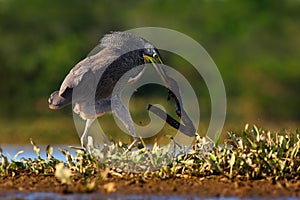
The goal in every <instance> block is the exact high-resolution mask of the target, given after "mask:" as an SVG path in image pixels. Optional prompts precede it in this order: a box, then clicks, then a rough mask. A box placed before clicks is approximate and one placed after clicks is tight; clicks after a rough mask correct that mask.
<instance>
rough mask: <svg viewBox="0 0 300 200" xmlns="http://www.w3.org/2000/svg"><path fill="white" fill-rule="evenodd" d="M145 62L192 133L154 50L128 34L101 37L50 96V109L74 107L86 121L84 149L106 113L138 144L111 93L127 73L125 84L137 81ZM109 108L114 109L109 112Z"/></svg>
mask: <svg viewBox="0 0 300 200" xmlns="http://www.w3.org/2000/svg"><path fill="white" fill-rule="evenodd" d="M148 63H149V64H152V66H153V67H154V68H155V70H156V72H157V73H158V75H159V76H160V78H161V79H162V81H163V83H164V84H165V86H166V87H167V88H168V91H169V98H172V99H174V100H175V104H176V114H177V115H178V116H179V117H182V120H183V122H184V123H186V124H187V125H188V127H190V128H191V134H193V133H195V130H194V129H195V128H194V126H193V124H192V121H191V120H190V118H189V117H188V116H187V114H186V112H185V110H184V107H183V105H182V100H181V97H180V92H179V87H178V84H177V82H176V81H175V80H174V79H173V78H171V77H170V76H168V75H167V74H166V72H165V70H164V69H163V67H162V66H161V65H162V64H163V61H162V58H161V56H160V53H159V52H158V50H157V48H156V47H155V46H154V45H153V44H152V43H150V42H149V41H147V40H146V39H144V38H142V37H138V36H136V35H134V34H131V33H128V32H112V33H109V34H106V35H104V37H103V38H102V39H101V40H100V43H99V44H98V45H97V46H96V47H95V48H94V49H93V50H92V51H91V52H90V54H89V55H88V56H87V57H86V58H84V59H83V60H82V61H80V62H79V63H78V64H76V65H75V66H74V67H73V68H72V69H71V71H70V72H69V73H68V74H67V76H66V77H65V79H64V81H63V82H62V84H61V87H60V89H59V90H57V91H54V92H53V93H52V94H51V95H50V97H49V99H48V103H49V108H50V109H53V110H57V109H61V108H63V107H65V106H67V105H70V104H73V105H74V108H73V111H74V112H75V113H76V114H78V115H79V116H80V117H81V118H82V119H83V120H86V124H85V128H84V131H83V134H82V135H81V137H80V142H81V146H82V147H84V148H87V143H88V131H89V128H90V126H91V125H92V123H93V122H94V120H95V119H97V118H98V117H100V116H102V115H104V114H106V113H108V112H113V114H115V116H116V117H117V118H118V119H119V120H120V121H121V122H122V123H123V124H124V126H125V128H126V129H127V130H128V132H129V133H130V134H131V136H133V139H134V142H135V141H138V139H139V138H138V136H137V134H136V132H135V130H134V123H133V120H132V118H131V115H130V113H129V111H128V109H127V108H126V106H125V105H124V104H123V102H122V100H121V97H120V94H113V90H114V87H115V85H116V84H117V82H118V81H119V80H120V78H121V77H122V76H123V75H124V74H125V73H127V72H128V71H130V70H131V71H130V72H131V73H130V77H128V79H127V82H128V83H134V82H135V81H137V80H138V79H139V78H140V77H141V75H142V74H143V72H144V70H145V68H146V67H145V66H147V65H145V64H148ZM113 102H114V104H113ZM112 105H117V107H116V108H113V109H112ZM134 142H133V143H134Z"/></svg>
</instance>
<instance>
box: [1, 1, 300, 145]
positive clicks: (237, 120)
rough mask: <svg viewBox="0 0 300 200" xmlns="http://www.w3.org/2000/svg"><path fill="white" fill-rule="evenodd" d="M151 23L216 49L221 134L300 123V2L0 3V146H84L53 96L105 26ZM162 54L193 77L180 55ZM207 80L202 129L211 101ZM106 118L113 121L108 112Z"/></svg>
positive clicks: (201, 87) (213, 54)
mask: <svg viewBox="0 0 300 200" xmlns="http://www.w3.org/2000/svg"><path fill="white" fill-rule="evenodd" d="M147 26H157V27H164V28H170V29H174V30H177V31H180V32H183V33H185V34H187V35H188V36H190V37H192V38H193V39H195V40H196V41H198V42H199V43H200V44H201V45H203V47H204V48H205V49H206V50H207V51H208V53H209V54H210V55H211V57H212V58H213V60H214V61H215V63H216V64H217V66H218V68H219V70H220V72H221V75H222V77H223V80H224V83H225V87H226V92H227V95H228V99H227V100H228V109H227V119H226V124H225V129H224V130H225V131H226V130H240V129H242V128H243V126H244V124H245V123H256V124H258V125H261V126H263V127H266V128H270V129H276V130H280V129H285V128H287V129H296V128H299V124H300V106H299V103H300V92H299V91H300V83H299V82H300V1H297V0H289V1H288V0H287V1H281V0H278V1H273V0H251V1H250V0H249V1H239V0H203V1H198V0H195V1H173V0H165V1H158V0H145V1H108V0H106V1H93V0H87V1H83V0H73V1H61V0H45V1H40V0H30V1H24V0H1V1H0V94H1V98H0V104H1V106H0V108H1V110H0V144H2V143H28V142H29V138H33V139H34V140H35V141H36V142H38V143H78V144H79V139H78V137H77V133H76V130H75V128H74V124H73V118H72V111H71V107H68V108H66V109H63V110H60V111H51V110H49V109H48V105H47V99H48V96H49V94H50V93H51V92H52V91H54V90H56V89H58V88H59V86H60V83H61V82H62V80H63V79H64V77H65V75H66V74H67V73H68V72H69V70H70V69H71V68H72V67H73V66H74V65H75V64H76V63H77V62H79V61H80V60H81V59H83V58H84V57H85V56H86V55H87V54H88V52H89V51H90V50H91V49H92V48H93V47H94V46H95V45H96V44H97V43H98V41H99V39H100V38H101V37H102V36H103V35H104V34H105V33H109V32H110V31H122V30H127V29H131V28H137V27H147ZM165 60H166V64H167V65H169V66H174V68H176V66H179V68H180V66H181V69H183V72H182V73H183V74H185V75H187V76H189V74H193V73H191V71H189V70H190V69H192V67H191V68H187V67H183V66H182V65H185V64H186V63H184V61H182V60H180V59H179V58H176V57H172V56H166V58H165ZM188 78H189V79H191V81H197V79H196V78H197V77H193V76H191V77H188ZM198 78H199V77H198ZM202 83H203V82H202ZM202 83H201V84H200V83H199V84H198V85H197V84H196V86H197V87H198V88H197V89H198V90H199V91H202V93H201V92H200V95H202V97H201V98H202V100H201V103H200V104H201V105H200V106H201V117H202V119H203V127H201V125H200V129H203V130H205V127H206V125H207V122H208V120H209V117H210V115H209V106H210V104H209V96H208V94H207V92H206V91H205V88H206V87H205V85H203V84H204V83H203V84H202ZM193 86H194V85H193ZM142 97H143V95H140V96H138V99H137V100H135V101H136V102H135V103H139V102H143V101H142V100H140V99H139V98H142ZM141 104H142V103H141ZM102 121H103V123H102V124H103V125H104V126H106V127H107V128H108V129H109V128H111V127H112V126H114V125H112V123H113V122H112V118H111V116H108V117H104V118H103V120H102Z"/></svg>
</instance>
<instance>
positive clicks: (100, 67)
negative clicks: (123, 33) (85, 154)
mask: <svg viewBox="0 0 300 200" xmlns="http://www.w3.org/2000/svg"><path fill="white" fill-rule="evenodd" d="M120 55H122V51H121V50H119V49H115V48H104V49H102V50H101V51H99V52H98V53H96V54H95V55H92V56H89V57H86V58H85V59H84V60H82V61H80V62H79V63H78V64H77V65H76V66H75V67H74V68H73V69H71V71H70V73H69V74H68V75H67V76H66V78H65V79H64V81H63V83H62V84H61V87H60V90H59V95H61V96H63V94H64V93H65V92H66V90H67V89H68V88H69V89H74V88H76V87H93V84H91V81H96V80H98V79H100V77H99V76H101V75H102V73H103V72H104V70H105V69H106V67H108V66H109V65H110V64H111V63H112V62H113V61H114V60H116V59H117V58H118V57H119V56H120ZM90 89H91V88H90ZM93 89H95V88H93Z"/></svg>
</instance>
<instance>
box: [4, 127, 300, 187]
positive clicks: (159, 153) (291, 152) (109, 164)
mask: <svg viewBox="0 0 300 200" xmlns="http://www.w3.org/2000/svg"><path fill="white" fill-rule="evenodd" d="M238 135H241V136H237V135H236V134H235V133H229V139H228V140H227V141H226V142H225V143H224V144H222V145H220V144H215V145H212V144H213V143H211V142H207V141H205V139H203V138H200V137H197V141H196V142H195V144H194V146H193V148H192V150H190V151H189V152H188V153H180V152H179V153H178V154H177V155H176V156H173V154H172V151H168V150H170V148H171V146H172V145H170V146H164V147H158V146H155V147H153V149H152V150H150V149H148V148H142V149H139V150H135V151H127V149H126V148H125V147H124V145H123V144H114V145H112V146H108V147H107V148H106V149H105V151H102V154H101V153H100V152H99V151H98V150H97V151H98V152H97V151H96V150H94V151H93V152H94V155H95V156H90V155H89V154H87V153H86V152H85V151H83V150H82V149H77V151H76V155H71V154H70V153H69V151H68V150H60V151H61V152H62V153H63V154H64V155H65V157H66V161H65V162H64V161H60V160H57V159H56V158H54V157H53V156H52V152H53V148H52V147H50V146H48V147H47V150H46V152H47V158H46V159H42V158H41V157H40V153H39V151H40V149H39V147H38V146H37V145H36V144H35V143H34V142H32V145H33V148H34V151H35V152H36V153H37V156H38V158H35V159H31V158H21V159H17V157H19V156H20V155H19V154H17V155H16V156H15V158H14V159H11V160H8V159H7V157H5V156H4V155H3V154H2V150H1V151H0V156H1V163H0V175H1V176H16V175H18V174H23V173H27V174H31V173H33V174H44V175H51V176H54V175H55V176H56V177H57V178H58V179H59V180H60V181H61V182H62V184H72V183H73V182H74V181H75V180H76V181H78V180H81V181H83V182H84V183H85V184H86V191H91V190H93V188H94V187H95V184H96V182H97V181H98V182H101V180H103V179H104V178H105V177H106V176H108V174H109V175H110V176H113V177H116V178H125V177H127V178H130V177H131V178H134V177H148V178H149V177H156V178H161V179H165V178H171V177H191V176H196V177H205V176H210V175H221V176H224V177H227V178H229V179H243V180H244V179H246V180H249V179H250V180H253V179H274V180H278V179H289V180H290V179H296V180H298V179H299V175H300V174H299V171H300V160H299V157H300V138H299V133H298V132H295V133H292V132H288V133H283V134H280V133H273V132H270V131H265V130H262V129H258V128H257V127H256V126H253V127H252V128H251V129H250V128H249V127H248V125H246V127H245V130H244V131H243V132H242V133H240V134H238ZM73 148H74V147H73ZM21 153H22V152H20V154H21ZM99 156H104V157H105V159H103V157H102V158H100V160H101V159H102V161H101V162H100V160H99ZM153 167H156V168H153ZM135 169H138V170H135ZM138 171H139V172H138Z"/></svg>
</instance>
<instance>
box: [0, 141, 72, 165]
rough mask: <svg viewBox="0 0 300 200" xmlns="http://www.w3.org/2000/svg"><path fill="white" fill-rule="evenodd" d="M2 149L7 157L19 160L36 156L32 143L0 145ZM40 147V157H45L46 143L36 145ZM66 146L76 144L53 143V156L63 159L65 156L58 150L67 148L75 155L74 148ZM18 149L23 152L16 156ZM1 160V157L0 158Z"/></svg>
mask: <svg viewBox="0 0 300 200" xmlns="http://www.w3.org/2000/svg"><path fill="white" fill-rule="evenodd" d="M0 146H1V148H2V150H3V152H2V153H3V155H4V156H6V157H7V158H9V159H14V160H20V159H21V158H32V159H34V158H37V157H38V156H37V154H36V153H35V152H34V150H33V146H32V145H0ZM38 146H39V148H40V155H41V157H42V158H47V155H46V147H47V145H38ZM68 146H78V145H67V144H66V145H53V146H52V147H53V156H54V157H55V158H56V159H58V160H62V161H65V160H66V159H65V156H64V155H63V154H62V153H61V152H60V151H59V150H58V148H61V149H67V150H68V151H69V152H70V153H71V154H72V155H75V150H74V149H70V148H68ZM20 151H24V152H23V153H21V154H19V155H18V156H17V157H16V158H14V157H15V156H16V154H17V153H18V152H20ZM0 160H1V159H0Z"/></svg>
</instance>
